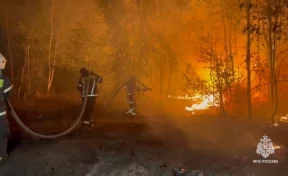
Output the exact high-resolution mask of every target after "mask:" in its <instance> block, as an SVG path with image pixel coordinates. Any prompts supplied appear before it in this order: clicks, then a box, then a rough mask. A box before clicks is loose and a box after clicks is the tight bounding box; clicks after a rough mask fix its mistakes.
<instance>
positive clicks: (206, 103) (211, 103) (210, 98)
mask: <svg viewBox="0 0 288 176" xmlns="http://www.w3.org/2000/svg"><path fill="white" fill-rule="evenodd" d="M199 99H201V102H200V103H199V104H193V105H192V106H186V107H185V110H186V111H190V112H192V113H193V112H194V111H195V110H204V109H208V108H210V107H215V106H219V105H218V104H217V103H215V97H214V95H205V96H200V95H199ZM193 114H194V113H193Z"/></svg>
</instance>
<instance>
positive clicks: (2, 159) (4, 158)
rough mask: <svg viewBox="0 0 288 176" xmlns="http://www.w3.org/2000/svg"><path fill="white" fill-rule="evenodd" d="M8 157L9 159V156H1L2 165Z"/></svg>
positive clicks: (0, 162)
mask: <svg viewBox="0 0 288 176" xmlns="http://www.w3.org/2000/svg"><path fill="white" fill-rule="evenodd" d="M8 159H9V157H8V156H6V157H0V165H1V164H4V163H5V162H6V161H7V160H8Z"/></svg>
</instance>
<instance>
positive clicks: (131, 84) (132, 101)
mask: <svg viewBox="0 0 288 176" xmlns="http://www.w3.org/2000/svg"><path fill="white" fill-rule="evenodd" d="M126 88H127V101H128V104H129V109H128V111H127V112H126V114H130V115H132V116H136V98H135V94H136V92H146V91H148V90H149V89H148V88H143V89H142V88H140V87H137V85H136V79H135V77H134V76H130V77H129V79H128V81H127V82H126Z"/></svg>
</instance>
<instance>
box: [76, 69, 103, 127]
mask: <svg viewBox="0 0 288 176" xmlns="http://www.w3.org/2000/svg"><path fill="white" fill-rule="evenodd" d="M80 74H81V77H80V78H79V82H78V85H77V89H78V91H79V92H81V95H82V103H84V101H85V93H86V84H87V82H85V81H84V80H83V79H82V78H88V77H89V88H88V94H87V102H86V108H85V111H84V114H83V125H84V126H85V127H88V128H90V127H93V122H92V120H93V119H92V114H93V110H94V106H95V103H96V98H97V96H98V88H97V83H102V81H103V78H102V77H101V76H99V75H97V74H94V73H89V71H88V70H87V69H86V68H81V69H80ZM90 78H91V79H90Z"/></svg>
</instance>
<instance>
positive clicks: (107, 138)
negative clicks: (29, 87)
mask: <svg viewBox="0 0 288 176" xmlns="http://www.w3.org/2000/svg"><path fill="white" fill-rule="evenodd" d="M20 109H21V108H18V110H19V111H18V113H19V114H20V117H22V119H23V121H24V122H25V123H26V124H27V125H28V126H29V127H30V128H32V129H33V130H35V131H38V132H41V133H50V134H52V133H57V132H59V131H61V130H63V129H64V128H67V127H68V126H69V124H71V123H72V121H73V120H74V119H73V118H72V115H73V114H74V113H75V112H74V111H73V109H75V107H74V108H72V109H70V110H69V111H67V110H66V113H65V114H66V115H65V116H61V117H60V115H59V116H57V113H56V114H54V115H53V113H52V114H51V113H50V114H48V115H50V117H51V118H49V119H48V118H46V117H45V116H44V117H43V115H42V114H40V113H38V112H31V111H30V112H28V111H23V110H20ZM67 112H69V113H70V115H71V114H72V115H71V116H70V115H67ZM37 113H38V114H37ZM46 113H47V112H46ZM58 114H59V112H58ZM52 117H53V118H52ZM95 118H96V121H95V125H96V126H95V128H94V129H93V130H92V131H89V132H88V131H76V132H74V133H73V134H71V135H69V136H65V137H63V138H59V139H55V140H41V139H35V138H31V137H29V135H27V134H25V133H24V132H23V131H22V130H21V129H19V127H18V126H17V125H16V124H15V123H14V122H13V121H12V120H11V117H10V120H11V129H12V132H13V136H12V138H11V141H10V144H9V149H10V150H11V152H10V159H9V160H8V161H7V162H6V163H5V164H3V165H0V175H1V176H66V175H67V176H70V175H71V176H118V175H119V176H160V175H161V176H173V171H174V170H175V168H176V169H179V168H183V169H185V173H186V175H187V176H194V175H195V176H196V175H197V176H201V174H202V175H203V176H205V175H213V176H214V175H215V176H216V175H219V176H228V175H233V176H236V175H237V176H252V175H254V176H282V175H283V176H287V175H288V167H287V166H288V162H287V157H288V152H287V150H286V147H287V146H288V145H287V144H288V140H287V139H286V138H285V134H287V131H288V130H287V126H286V125H285V124H283V125H279V126H277V127H272V128H269V129H263V128H261V126H260V125H256V124H255V125H247V124H246V123H243V122H235V121H225V122H224V121H219V120H218V119H217V118H214V117H210V116H198V117H182V116H174V115H173V116H172V115H169V114H160V113H159V114H157V115H147V116H141V117H138V119H134V120H132V121H131V120H130V119H128V118H127V117H124V116H122V115H121V114H119V115H118V116H117V115H116V116H113V117H112V116H108V115H107V114H106V115H103V114H102V115H100V116H99V115H98V116H97V117H95ZM265 134H267V135H268V136H269V138H271V140H272V142H273V144H274V145H279V146H281V148H280V149H277V150H275V153H274V154H272V155H271V156H269V158H268V159H274V160H278V162H279V163H278V164H253V160H257V159H261V160H262V159H263V158H262V156H260V155H258V154H256V148H257V144H258V142H259V140H260V138H262V137H263V136H264V135H265Z"/></svg>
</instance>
